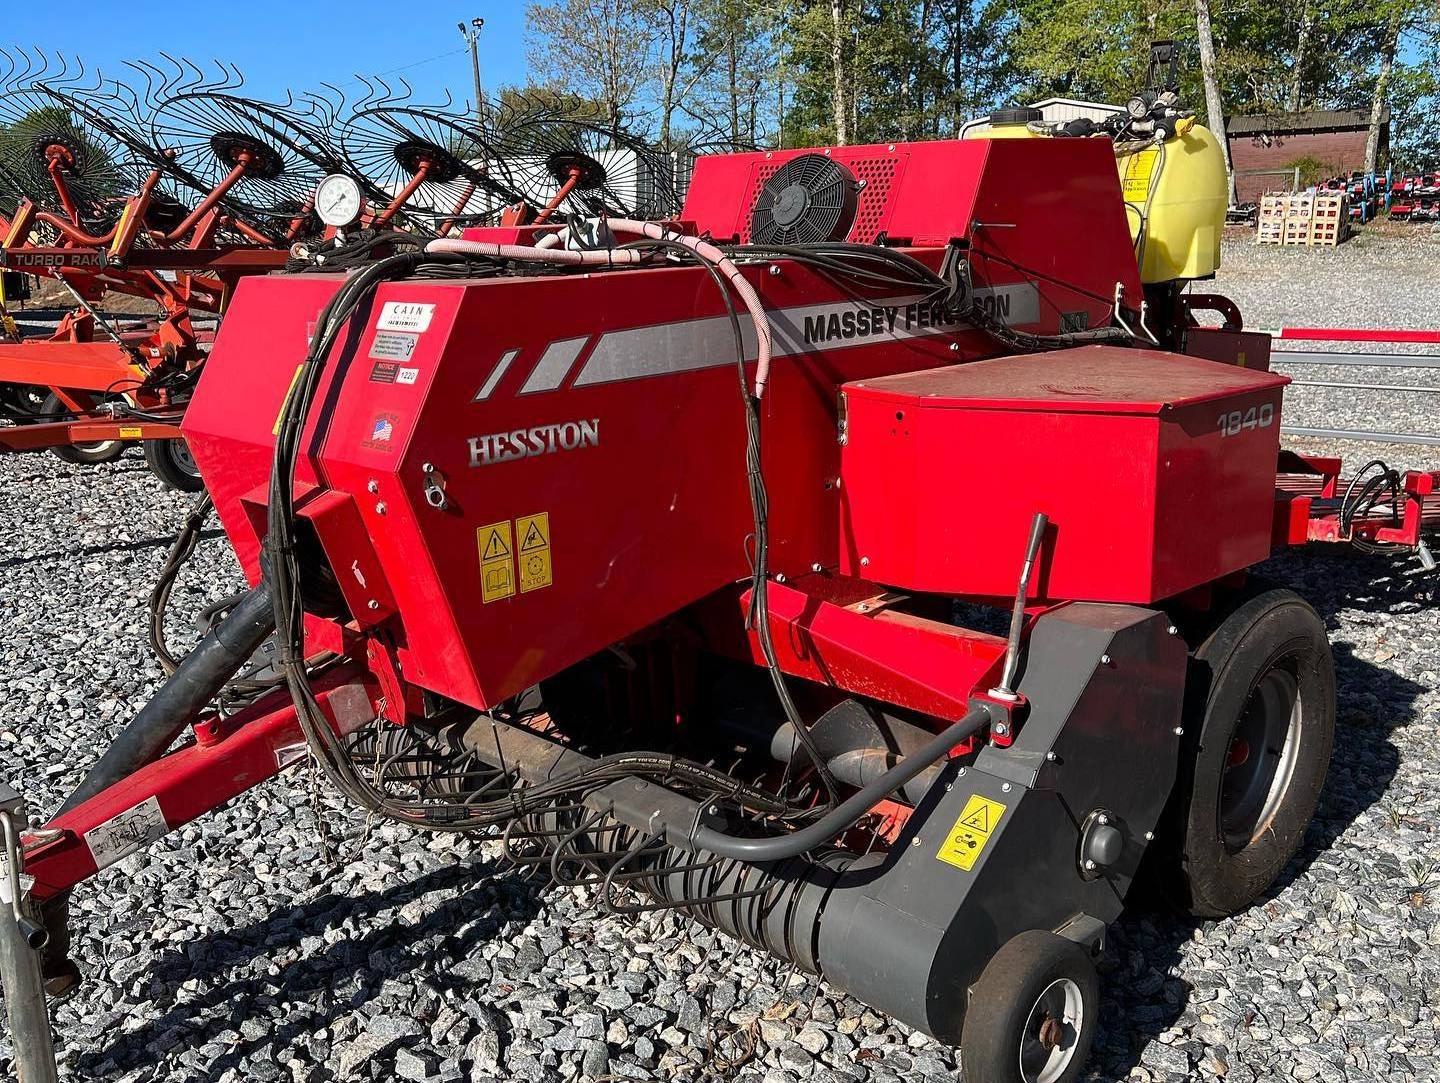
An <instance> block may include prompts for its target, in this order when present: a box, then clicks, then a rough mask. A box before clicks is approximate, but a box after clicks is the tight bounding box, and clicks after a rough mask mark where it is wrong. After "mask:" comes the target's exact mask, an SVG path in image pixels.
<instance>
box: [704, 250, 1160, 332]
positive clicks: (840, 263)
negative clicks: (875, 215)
mask: <svg viewBox="0 0 1440 1083" xmlns="http://www.w3.org/2000/svg"><path fill="white" fill-rule="evenodd" d="M726 251H728V252H731V253H733V254H735V255H737V256H754V257H757V258H761V259H771V258H779V259H789V260H794V261H795V262H797V263H801V264H804V265H805V266H807V267H811V268H813V269H815V270H817V271H819V272H821V273H822V274H825V275H826V276H827V277H830V278H832V279H839V280H842V281H846V282H850V283H853V284H855V285H865V286H872V287H874V286H889V287H893V288H896V289H909V290H916V289H918V290H920V291H922V295H921V300H922V301H936V300H944V302H945V305H946V310H947V311H948V312H950V313H952V314H953V315H955V316H956V317H958V318H963V319H964V320H966V321H967V322H969V323H971V324H973V325H974V326H975V327H978V328H979V329H980V330H982V331H984V332H985V333H986V334H988V335H990V336H991V337H992V338H994V339H997V340H998V341H1000V342H1002V343H1004V344H1005V345H1006V346H1009V347H1011V348H1012V349H1016V350H1021V351H1024V352H1027V353H1030V352H1039V351H1043V350H1055V349H1062V348H1064V347H1067V346H1078V345H1084V344H1089V343H1096V342H1122V341H1128V340H1129V339H1130V337H1131V336H1130V335H1129V333H1127V332H1126V331H1125V330H1124V329H1122V328H1119V327H1095V328H1090V329H1087V330H1084V331H1067V332H1064V333H1062V334H1058V335H1036V334H1031V333H1030V332H1028V331H1017V330H1015V329H1014V328H1012V327H1011V326H1010V325H1009V324H1007V323H1005V321H1004V320H1001V319H999V318H997V317H995V316H992V315H991V314H990V313H989V312H987V311H986V310H985V308H984V306H983V305H981V304H979V303H977V302H976V300H975V298H974V297H973V295H970V296H963V297H962V294H964V293H965V292H966V291H964V290H963V287H962V285H961V284H960V283H959V282H957V281H949V280H947V279H946V278H945V277H944V276H942V275H940V274H937V273H936V272H935V271H932V270H931V269H930V268H929V267H927V266H926V265H925V264H924V263H922V262H920V260H918V259H916V258H915V257H914V256H912V255H910V254H909V253H906V252H897V251H896V250H895V249H893V248H884V247H882V246H879V245H868V244H855V243H852V242H848V241H831V242H826V243H822V244H815V245H807V246H805V247H803V248H798V247H791V246H786V245H765V246H757V245H737V246H734V247H731V248H728V249H726Z"/></svg>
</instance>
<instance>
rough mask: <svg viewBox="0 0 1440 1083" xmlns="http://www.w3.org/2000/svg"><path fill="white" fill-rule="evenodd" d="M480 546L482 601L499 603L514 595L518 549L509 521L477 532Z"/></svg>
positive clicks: (493, 524) (483, 527)
mask: <svg viewBox="0 0 1440 1083" xmlns="http://www.w3.org/2000/svg"><path fill="white" fill-rule="evenodd" d="M475 541H476V544H477V545H478V546H479V547H480V600H481V602H482V603H483V604H485V605H489V604H490V603H491V602H498V601H500V600H501V599H504V598H509V597H510V596H511V595H513V594H514V593H515V546H514V542H513V540H512V537H511V534H510V520H508V519H505V520H502V521H501V522H498V523H491V524H490V525H489V526H482V527H481V528H480V529H479V530H477V531H476V532H475Z"/></svg>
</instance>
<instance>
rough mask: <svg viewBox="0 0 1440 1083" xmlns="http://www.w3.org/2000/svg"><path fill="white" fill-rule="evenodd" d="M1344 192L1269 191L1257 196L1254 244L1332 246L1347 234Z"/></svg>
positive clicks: (1348, 213)
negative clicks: (1258, 198) (1258, 199)
mask: <svg viewBox="0 0 1440 1083" xmlns="http://www.w3.org/2000/svg"><path fill="white" fill-rule="evenodd" d="M1349 218H1350V208H1349V206H1348V203H1347V197H1346V195H1345V193H1344V192H1294V193H1286V192H1270V193H1268V194H1266V195H1264V196H1261V197H1260V214H1259V216H1258V218H1257V220H1256V233H1255V243H1256V244H1275V245H1316V246H1325V247H1329V246H1333V245H1337V244H1339V243H1340V242H1341V241H1343V240H1344V239H1345V238H1346V237H1347V236H1348V235H1349V229H1350V222H1349Z"/></svg>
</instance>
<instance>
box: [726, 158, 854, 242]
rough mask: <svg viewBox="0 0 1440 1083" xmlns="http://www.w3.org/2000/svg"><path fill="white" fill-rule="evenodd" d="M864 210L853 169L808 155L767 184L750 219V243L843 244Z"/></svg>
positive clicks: (788, 164) (790, 165) (791, 161)
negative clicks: (839, 242) (858, 211)
mask: <svg viewBox="0 0 1440 1083" xmlns="http://www.w3.org/2000/svg"><path fill="white" fill-rule="evenodd" d="M858 207H859V185H858V184H857V183H856V180H855V175H854V174H853V173H851V172H850V170H849V169H847V168H845V166H843V165H841V164H840V163H839V162H837V161H835V160H834V159H832V158H827V157H826V156H825V155H823V154H802V155H800V156H799V157H797V158H792V159H790V161H788V162H786V163H785V164H784V165H782V166H781V167H780V168H779V169H778V170H776V171H775V173H774V175H773V176H771V177H770V178H769V180H768V181H767V182H766V184H765V187H764V188H763V189H762V190H761V192H760V197H759V198H758V199H757V200H756V201H755V209H754V211H753V212H752V213H751V216H750V237H751V239H752V240H753V241H754V242H755V243H756V244H818V243H820V242H822V241H835V240H840V239H842V238H843V237H844V236H845V235H846V234H847V233H849V232H850V227H851V226H852V225H854V222H855V213H856V210H857V209H858Z"/></svg>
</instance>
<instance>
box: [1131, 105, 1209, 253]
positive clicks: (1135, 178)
mask: <svg viewBox="0 0 1440 1083" xmlns="http://www.w3.org/2000/svg"><path fill="white" fill-rule="evenodd" d="M1181 128H1182V129H1184V130H1182V131H1180V132H1178V133H1177V134H1176V135H1175V136H1174V137H1173V138H1171V139H1169V140H1167V141H1166V142H1165V143H1163V144H1160V145H1158V146H1157V145H1155V144H1153V143H1152V144H1148V145H1146V146H1144V147H1142V148H1140V149H1138V150H1133V151H1127V152H1125V153H1121V154H1117V155H1116V164H1117V165H1118V167H1119V169H1120V186H1121V188H1122V190H1123V192H1124V196H1125V206H1126V209H1127V210H1128V212H1129V215H1128V216H1129V219H1130V236H1131V239H1132V240H1134V242H1135V258H1136V260H1137V262H1138V263H1139V264H1140V280H1141V281H1142V282H1170V281H1173V280H1175V279H1186V278H1204V277H1205V276H1206V275H1210V274H1214V273H1215V271H1216V269H1217V268H1218V267H1219V266H1220V237H1221V235H1222V234H1223V233H1224V231H1225V208H1226V206H1227V205H1228V204H1229V201H1230V200H1229V185H1228V183H1227V182H1226V178H1225V155H1224V153H1223V152H1222V151H1221V149H1220V143H1219V141H1218V140H1217V139H1216V138H1215V135H1214V133H1212V132H1211V131H1210V130H1209V129H1208V128H1205V127H1202V126H1201V125H1199V124H1193V123H1190V124H1186V123H1184V122H1182V124H1181Z"/></svg>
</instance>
